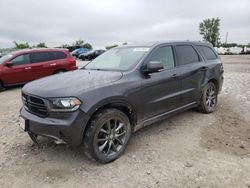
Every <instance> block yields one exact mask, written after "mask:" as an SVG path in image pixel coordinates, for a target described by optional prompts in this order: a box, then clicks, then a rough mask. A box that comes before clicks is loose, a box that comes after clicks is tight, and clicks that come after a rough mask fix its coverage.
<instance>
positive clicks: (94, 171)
mask: <svg viewBox="0 0 250 188" xmlns="http://www.w3.org/2000/svg"><path fill="white" fill-rule="evenodd" d="M222 60H223V62H224V67H225V82H224V86H223V90H222V93H221V94H220V96H219V106H218V110H217V111H216V112H214V113H212V114H201V113H198V112H196V111H194V110H189V111H187V112H184V113H182V114H179V115H176V116H174V117H172V118H170V119H167V120H165V121H162V122H160V123H156V124H154V125H152V126H148V127H146V128H144V129H142V130H140V131H139V132H137V133H136V134H135V135H133V137H132V139H131V141H130V144H129V146H128V148H127V150H126V152H125V153H124V154H123V156H122V157H121V158H120V159H118V160H116V161H114V162H113V163H110V164H106V165H100V164H98V163H96V162H94V161H91V160H89V159H88V158H87V157H85V155H84V153H83V150H82V149H81V148H70V147H68V146H67V145H56V144H54V143H53V142H50V141H48V140H47V139H42V140H41V142H42V147H41V148H38V147H36V146H34V145H32V142H31V141H30V139H29V137H28V135H27V134H26V133H24V132H23V131H21V130H20V128H19V127H18V114H19V109H20V107H21V100H20V91H21V88H20V87H18V88H11V89H8V90H7V91H4V92H2V93H0V187H32V188H33V187H91V188H95V187H136V188H138V187H246V188H250V113H249V111H250V56H222ZM79 63H80V64H81V63H83V62H79Z"/></svg>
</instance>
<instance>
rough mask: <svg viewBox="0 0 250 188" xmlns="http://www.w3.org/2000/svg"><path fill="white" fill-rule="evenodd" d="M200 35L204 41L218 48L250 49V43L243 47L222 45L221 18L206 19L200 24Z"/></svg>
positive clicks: (232, 44) (233, 44)
mask: <svg viewBox="0 0 250 188" xmlns="http://www.w3.org/2000/svg"><path fill="white" fill-rule="evenodd" d="M199 31H200V35H202V37H203V40H204V41H207V42H210V43H211V44H212V45H213V46H216V47H224V48H230V47H245V46H246V47H248V48H250V43H248V45H242V44H237V43H227V42H225V43H221V42H220V18H218V17H217V18H211V19H209V18H208V19H205V20H203V21H202V22H201V23H200V24H199Z"/></svg>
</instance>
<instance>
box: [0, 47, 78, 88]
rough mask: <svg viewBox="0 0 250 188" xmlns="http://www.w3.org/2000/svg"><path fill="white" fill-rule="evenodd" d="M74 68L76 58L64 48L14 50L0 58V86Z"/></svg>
mask: <svg viewBox="0 0 250 188" xmlns="http://www.w3.org/2000/svg"><path fill="white" fill-rule="evenodd" d="M76 69H77V67H76V60H75V59H74V58H73V57H72V56H71V55H70V54H69V52H68V50H66V49H49V48H44V49H28V50H21V51H15V52H12V53H9V54H7V55H4V56H3V57H1V58H0V88H1V89H3V88H4V87H6V86H11V85H17V84H23V83H26V82H29V81H31V80H35V79H38V78H42V77H45V76H49V75H52V74H56V73H61V72H66V71H72V70H76Z"/></svg>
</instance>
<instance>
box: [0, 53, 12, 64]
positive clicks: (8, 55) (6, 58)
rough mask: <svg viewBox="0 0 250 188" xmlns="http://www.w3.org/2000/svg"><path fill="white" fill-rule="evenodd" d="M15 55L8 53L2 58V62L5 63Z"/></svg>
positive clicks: (0, 62)
mask: <svg viewBox="0 0 250 188" xmlns="http://www.w3.org/2000/svg"><path fill="white" fill-rule="evenodd" d="M12 56H13V55H12V54H7V55H4V56H3V57H1V58H0V64H2V63H4V62H5V61H6V60H8V59H10V58H11V57H12Z"/></svg>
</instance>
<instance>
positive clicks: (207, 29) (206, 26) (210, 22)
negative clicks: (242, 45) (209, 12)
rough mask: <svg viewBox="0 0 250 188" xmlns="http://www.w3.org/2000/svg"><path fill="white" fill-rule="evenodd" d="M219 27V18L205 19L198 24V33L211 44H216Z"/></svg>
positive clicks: (218, 39) (217, 43) (217, 42)
mask: <svg viewBox="0 0 250 188" xmlns="http://www.w3.org/2000/svg"><path fill="white" fill-rule="evenodd" d="M219 27H220V19H219V18H212V19H205V20H203V21H202V22H201V23H200V25H199V29H200V34H201V35H202V37H203V39H204V40H205V41H207V42H210V43H212V44H213V46H218V45H219V41H220V38H219V36H220V33H219V31H220V28H219Z"/></svg>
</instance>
